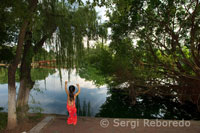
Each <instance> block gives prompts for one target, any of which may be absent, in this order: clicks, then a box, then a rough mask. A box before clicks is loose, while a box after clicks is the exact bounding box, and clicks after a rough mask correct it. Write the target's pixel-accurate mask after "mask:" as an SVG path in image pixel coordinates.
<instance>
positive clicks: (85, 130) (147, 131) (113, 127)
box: [40, 116, 200, 133]
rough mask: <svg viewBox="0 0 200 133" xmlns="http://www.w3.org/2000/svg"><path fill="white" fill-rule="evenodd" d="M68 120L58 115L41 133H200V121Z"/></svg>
mask: <svg viewBox="0 0 200 133" xmlns="http://www.w3.org/2000/svg"><path fill="white" fill-rule="evenodd" d="M66 120H67V116H66V117H65V116H56V117H55V118H54V119H52V120H51V121H50V122H48V124H47V125H46V126H44V127H43V129H41V130H40V133H168V132H170V133H200V121H183V120H182V121H181V120H179V121H178V120H175V121H172V120H155V119H153V120H147V119H117V118H116V119H115V118H91V117H78V122H77V125H75V126H74V125H67V122H66ZM156 125H157V127H156Z"/></svg>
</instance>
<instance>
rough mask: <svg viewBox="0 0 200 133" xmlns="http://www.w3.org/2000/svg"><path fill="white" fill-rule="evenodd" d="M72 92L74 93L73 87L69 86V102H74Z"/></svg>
mask: <svg viewBox="0 0 200 133" xmlns="http://www.w3.org/2000/svg"><path fill="white" fill-rule="evenodd" d="M74 91H75V86H73V85H70V86H69V100H70V101H73V100H74Z"/></svg>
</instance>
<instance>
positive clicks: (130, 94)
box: [129, 83, 136, 105]
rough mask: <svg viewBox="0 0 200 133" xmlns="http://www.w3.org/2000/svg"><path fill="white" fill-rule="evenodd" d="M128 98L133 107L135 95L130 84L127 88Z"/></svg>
mask: <svg viewBox="0 0 200 133" xmlns="http://www.w3.org/2000/svg"><path fill="white" fill-rule="evenodd" d="M129 97H130V100H131V104H132V105H135V104H136V93H135V89H134V86H133V84H132V83H130V87H129Z"/></svg>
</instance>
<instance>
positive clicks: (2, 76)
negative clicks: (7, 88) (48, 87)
mask: <svg viewBox="0 0 200 133" xmlns="http://www.w3.org/2000/svg"><path fill="white" fill-rule="evenodd" d="M55 72H56V70H55V69H45V68H34V69H31V78H32V80H33V81H36V80H44V79H46V78H47V77H48V76H49V75H52V74H54V73H55ZM15 77H16V81H17V82H19V69H17V71H16V76H15ZM7 83H8V68H4V67H0V84H7Z"/></svg>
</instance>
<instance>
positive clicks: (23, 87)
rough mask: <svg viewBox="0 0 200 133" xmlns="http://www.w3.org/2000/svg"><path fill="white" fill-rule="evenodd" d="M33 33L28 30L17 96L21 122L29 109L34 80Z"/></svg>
mask: <svg viewBox="0 0 200 133" xmlns="http://www.w3.org/2000/svg"><path fill="white" fill-rule="evenodd" d="M31 40H32V33H31V31H27V33H26V43H25V46H24V53H23V58H22V63H21V69H20V87H19V92H18V97H17V118H18V120H19V122H21V121H22V120H24V119H25V118H26V116H27V112H28V110H29V107H28V99H29V94H30V90H31V89H32V88H33V85H34V82H33V81H32V79H31V62H32V57H33V54H34V53H33V50H32V44H31V43H32V41H31ZM31 50H32V51H31Z"/></svg>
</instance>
